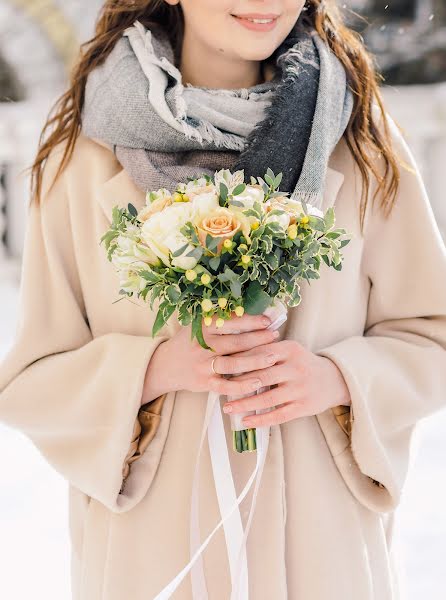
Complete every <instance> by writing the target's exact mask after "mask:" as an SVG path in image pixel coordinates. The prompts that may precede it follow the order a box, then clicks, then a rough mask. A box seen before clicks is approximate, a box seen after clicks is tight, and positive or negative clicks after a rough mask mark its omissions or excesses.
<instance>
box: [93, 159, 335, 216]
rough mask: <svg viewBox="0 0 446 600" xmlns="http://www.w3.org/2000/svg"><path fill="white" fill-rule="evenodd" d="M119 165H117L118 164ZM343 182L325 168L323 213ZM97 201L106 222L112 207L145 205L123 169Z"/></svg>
mask: <svg viewBox="0 0 446 600" xmlns="http://www.w3.org/2000/svg"><path fill="white" fill-rule="evenodd" d="M118 164H119V163H118ZM343 181H344V174H343V173H342V172H341V171H337V170H336V169H333V168H332V167H330V166H328V167H327V174H326V178H325V188H324V194H323V200H322V210H323V212H324V213H325V211H326V210H327V209H328V208H329V207H330V206H333V205H334V203H335V201H336V198H337V196H338V193H339V190H340V188H341V186H342V183H343ZM98 201H99V203H100V205H101V206H102V210H103V212H104V214H105V216H106V217H107V219H108V221H109V222H110V223H111V221H112V210H113V207H114V206H116V205H117V206H119V207H120V208H126V207H127V204H128V203H129V202H130V203H131V204H133V205H134V206H135V207H136V209H137V210H140V209H141V208H142V207H143V206H144V204H145V201H146V199H145V193H144V192H143V191H142V190H140V189H139V188H138V187H137V186H136V184H135V183H133V180H132V179H131V177H130V175H129V174H128V172H127V171H126V170H125V169H122V168H121V170H120V171H118V173H116V174H115V175H113V176H112V177H111V178H110V179H107V180H106V181H105V182H104V183H103V184H102V185H101V186H100V189H99V191H98Z"/></svg>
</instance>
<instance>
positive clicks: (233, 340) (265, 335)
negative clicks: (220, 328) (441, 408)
mask: <svg viewBox="0 0 446 600" xmlns="http://www.w3.org/2000/svg"><path fill="white" fill-rule="evenodd" d="M276 333H277V332H275V331H272V330H271V329H259V330H258V331H248V332H246V333H237V334H228V335H214V336H210V337H209V338H208V339H207V340H206V341H207V342H208V344H209V345H210V346H212V347H213V348H214V349H215V351H216V352H217V354H233V353H234V352H242V351H244V350H250V349H251V348H255V347H256V346H260V345H262V344H268V343H271V342H272V341H274V340H275V339H277V338H276ZM215 362H217V361H215Z"/></svg>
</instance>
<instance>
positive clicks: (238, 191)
mask: <svg viewBox="0 0 446 600" xmlns="http://www.w3.org/2000/svg"><path fill="white" fill-rule="evenodd" d="M245 188H246V183H239V185H237V186H235V188H234V190H233V192H232V195H233V196H238V195H239V194H241V193H242V192H244V191H245Z"/></svg>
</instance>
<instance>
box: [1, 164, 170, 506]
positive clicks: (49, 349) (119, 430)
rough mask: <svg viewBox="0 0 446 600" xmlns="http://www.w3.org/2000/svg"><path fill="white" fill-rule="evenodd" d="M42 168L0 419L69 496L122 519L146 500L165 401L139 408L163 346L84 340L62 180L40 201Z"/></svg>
mask: <svg viewBox="0 0 446 600" xmlns="http://www.w3.org/2000/svg"><path fill="white" fill-rule="evenodd" d="M50 160H51V162H50V163H47V167H46V168H45V171H44V183H43V186H44V188H43V193H42V200H41V203H40V204H37V203H36V202H32V203H30V206H29V208H28V215H27V216H28V218H27V224H26V232H25V242H24V250H23V258H22V272H21V283H20V292H19V321H18V325H17V329H16V334H15V340H14V342H13V345H12V347H11V348H10V350H9V352H8V354H7V355H6V357H5V358H4V359H3V361H2V362H1V363H0V420H1V421H2V422H4V423H5V424H6V425H8V426H10V427H12V428H15V429H18V430H20V431H21V432H22V433H24V434H25V435H26V436H27V437H28V438H29V439H30V440H31V441H32V442H33V444H34V445H35V446H36V447H37V449H38V450H39V451H40V452H41V454H42V455H43V456H44V457H45V458H46V459H47V461H48V462H49V464H50V465H51V466H52V467H54V468H55V469H56V470H57V471H58V472H59V473H60V474H61V475H62V476H63V477H64V478H65V479H66V480H68V482H69V483H70V484H72V485H73V486H74V487H76V488H78V489H79V490H81V491H82V492H84V493H85V494H87V495H88V496H90V497H91V498H94V499H96V500H98V501H100V502H102V503H103V504H104V505H105V506H106V507H108V508H109V509H110V510H112V511H114V512H123V511H126V510H129V509H130V508H132V507H133V506H134V505H135V504H136V503H137V502H138V501H139V500H140V499H141V498H142V497H143V496H144V495H145V493H146V492H147V490H148V488H149V486H150V484H151V482H152V480H153V478H154V476H155V473H156V469H157V466H158V463H159V457H160V455H161V452H162V448H163V446H164V443H165V440H166V437H167V431H168V423H169V422H170V412H171V410H172V403H173V397H172V396H173V392H168V393H167V394H164V395H163V396H162V397H159V398H158V399H155V400H154V401H153V403H152V402H149V403H147V404H144V405H143V406H141V398H142V392H143V384H144V379H145V373H146V369H147V365H148V363H149V361H150V359H151V357H152V354H153V353H154V351H155V349H156V348H157V346H158V345H159V344H160V343H162V342H163V341H165V340H166V339H167V337H166V336H159V337H155V338H154V339H152V338H151V337H147V336H139V335H127V334H123V333H115V332H110V333H106V334H104V335H101V336H98V337H93V336H92V333H91V330H90V327H89V323H88V318H87V315H86V310H85V306H84V303H83V296H82V289H81V284H80V278H79V275H78V270H77V265H76V253H75V251H74V248H73V239H72V235H71V222H70V206H69V202H68V199H67V196H68V194H67V190H66V188H67V187H68V186H67V185H65V183H64V182H65V171H64V172H63V173H62V174H61V176H60V177H59V178H58V180H57V182H56V184H55V185H54V187H53V188H52V189H51V190H50V191H49V192H47V185H46V182H47V180H48V179H50V175H49V174H50V173H51V180H52V174H53V172H55V166H54V162H55V161H54V157H52V159H51V157H50ZM53 167H54V168H53ZM68 168H69V165H67V169H68ZM86 218H88V217H87V216H86ZM166 396H167V397H168V400H169V402H168V403H166V405H165V406H164V410H163V411H161V408H162V404H163V402H164V400H166ZM152 404H153V410H152ZM149 442H150V444H149ZM148 446H149V447H148ZM143 452H144V456H142V453H143ZM134 457H138V458H139V460H138V461H137V463H138V464H137V466H136V464H135V469H134V472H132V470H131V469H130V468H129V467H130V463H131V462H132V460H134V459H135V458H134ZM124 479H127V481H126V485H125V492H124V491H123V487H124V486H123V481H124ZM120 492H121V493H120Z"/></svg>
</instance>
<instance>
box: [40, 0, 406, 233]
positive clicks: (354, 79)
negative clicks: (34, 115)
mask: <svg viewBox="0 0 446 600" xmlns="http://www.w3.org/2000/svg"><path fill="white" fill-rule="evenodd" d="M300 18H301V19H302V20H303V21H305V22H306V23H307V24H310V25H312V26H313V27H314V28H315V29H316V30H317V32H318V33H319V35H320V36H321V38H322V39H323V40H324V41H326V42H327V43H328V44H329V46H330V48H331V49H332V50H333V52H334V53H335V54H336V56H337V57H338V58H339V59H340V61H341V62H342V63H343V65H344V67H345V69H346V73H347V79H348V83H349V86H350V88H351V90H352V92H353V96H354V106H353V111H352V115H351V118H350V122H349V124H348V126H347V128H346V130H345V132H344V138H345V140H346V143H347V145H348V147H349V149H350V151H351V153H352V156H353V158H354V160H355V161H356V163H357V165H358V166H359V169H360V172H361V175H362V180H363V186H362V195H361V203H360V221H361V229H362V227H363V222H364V214H365V210H366V204H367V196H368V189H369V186H370V171H371V172H372V173H373V175H374V176H375V177H376V180H377V181H378V185H377V186H376V190H375V194H374V196H373V199H374V198H375V196H376V195H377V194H378V192H380V191H381V196H382V201H381V206H382V208H383V209H387V212H390V210H391V208H392V205H393V202H394V200H395V196H396V192H397V189H398V185H399V181H400V174H399V169H398V162H397V156H396V154H395V152H394V151H393V149H392V143H391V135H390V132H389V127H388V123H387V119H386V115H385V109H384V106H383V101H382V98H381V93H380V90H379V81H380V79H382V76H381V75H380V74H379V73H378V70H377V68H376V67H375V64H374V59H373V57H372V55H370V54H369V53H368V51H367V50H366V48H365V46H364V43H363V40H362V37H361V36H360V34H358V33H357V32H355V31H354V30H352V29H350V28H349V27H347V26H346V25H345V23H344V21H343V17H342V15H341V13H340V11H339V9H338V7H337V6H336V2H335V0H307V2H306V5H305V8H304V12H303V13H302V14H301V17H300ZM136 19H138V20H139V21H141V22H142V23H143V24H144V25H145V26H146V27H148V28H150V27H151V26H153V25H155V24H158V25H161V26H162V27H163V28H165V30H166V32H168V34H169V37H170V39H171V42H172V46H173V48H174V51H175V54H176V56H178V52H179V51H180V47H181V42H182V36H183V32H184V17H183V12H182V9H181V7H180V5H179V4H177V5H174V6H172V5H168V4H167V3H166V2H165V1H164V0H131V1H129V0H106V2H105V3H104V5H103V7H102V9H101V12H100V14H99V16H98V19H97V22H96V28H95V35H94V37H93V38H92V39H90V40H88V41H87V42H85V43H84V44H82V45H81V48H80V53H79V57H78V60H77V63H76V64H75V65H74V67H73V69H72V73H71V77H70V84H69V87H68V89H67V91H66V92H65V93H64V94H63V95H62V96H61V97H60V98H59V99H58V100H57V101H56V102H55V104H54V105H53V106H52V108H51V109H50V112H49V115H48V118H47V121H46V123H45V125H44V127H43V129H42V132H41V134H40V139H39V149H38V152H37V156H36V158H35V161H34V163H33V164H32V165H31V167H29V169H30V170H31V194H32V197H34V198H35V201H36V202H39V200H40V195H41V188H42V173H43V169H44V165H45V162H46V159H47V158H48V156H49V154H50V152H51V150H52V148H54V146H56V145H57V144H59V143H60V142H64V141H66V142H67V143H66V145H65V149H64V153H63V156H62V160H61V162H60V164H59V167H58V170H57V173H56V176H55V178H54V180H53V184H54V181H55V180H56V179H57V177H58V176H59V174H60V173H61V171H62V170H63V168H64V167H65V166H66V164H67V162H68V161H69V159H70V157H71V155H72V153H73V150H74V145H75V142H76V139H77V137H78V135H79V133H80V130H81V110H82V106H83V102H84V92H85V85H86V81H87V77H88V75H89V73H90V72H91V71H92V70H93V69H94V68H95V67H96V66H97V65H99V64H101V63H102V62H103V61H104V60H105V58H106V57H107V56H108V55H109V54H110V52H111V50H112V49H113V46H114V44H115V43H116V41H117V40H118V39H119V38H120V37H121V35H122V33H123V32H124V30H125V29H126V28H127V27H129V26H131V25H132V24H133V22H134V21H135V20H136ZM373 102H375V103H376V104H377V105H378V106H379V109H380V113H381V114H380V116H382V122H383V131H382V132H381V131H380V129H379V127H378V126H377V124H376V122H375V121H374V118H373V114H372V106H373ZM373 154H374V155H378V156H380V157H382V159H383V161H384V166H385V169H384V175H381V174H380V173H379V169H378V168H377V167H376V165H375V164H374V161H373V160H372V159H371V158H370V157H371V156H372V155H373ZM400 164H403V165H404V166H405V167H406V168H409V169H410V167H408V166H407V165H406V164H405V163H403V162H402V161H400Z"/></svg>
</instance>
